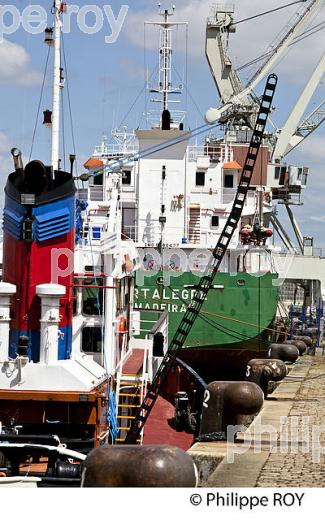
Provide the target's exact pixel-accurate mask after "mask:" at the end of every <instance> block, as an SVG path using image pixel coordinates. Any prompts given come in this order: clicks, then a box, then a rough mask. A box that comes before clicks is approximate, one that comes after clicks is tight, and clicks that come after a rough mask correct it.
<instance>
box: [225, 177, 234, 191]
mask: <svg viewBox="0 0 325 520" xmlns="http://www.w3.org/2000/svg"><path fill="white" fill-rule="evenodd" d="M233 187H234V176H233V175H229V174H228V175H225V188H233Z"/></svg>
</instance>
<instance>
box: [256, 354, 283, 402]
mask: <svg viewBox="0 0 325 520" xmlns="http://www.w3.org/2000/svg"><path fill="white" fill-rule="evenodd" d="M287 372H288V371H287V367H286V364H285V363H284V362H283V361H281V360H280V359H251V361H250V362H249V363H248V365H247V372H246V381H250V382H251V383H256V384H257V385H258V386H259V387H260V388H261V389H262V390H263V393H264V397H265V398H266V397H267V394H268V386H269V382H270V381H281V380H282V379H283V378H284V377H285V376H286V375H287Z"/></svg>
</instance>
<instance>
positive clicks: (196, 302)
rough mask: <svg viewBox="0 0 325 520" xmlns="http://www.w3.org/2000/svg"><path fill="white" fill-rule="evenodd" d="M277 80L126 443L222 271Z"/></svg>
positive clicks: (134, 435)
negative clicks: (233, 193)
mask: <svg viewBox="0 0 325 520" xmlns="http://www.w3.org/2000/svg"><path fill="white" fill-rule="evenodd" d="M277 81H278V78H277V76H276V75H275V74H270V75H269V77H268V79H267V83H266V86H265V89H264V93H263V96H262V100H261V104H260V109H259V113H258V116H257V119H256V123H255V127H254V131H253V134H252V138H251V142H250V145H249V148H248V152H247V156H246V160H245V164H244V167H243V170H242V174H241V177H240V181H239V184H238V189H237V193H236V197H235V200H234V202H233V206H232V209H231V212H230V214H229V217H228V219H227V222H226V224H225V226H224V228H223V231H222V233H221V235H220V237H219V240H218V242H217V244H216V246H215V248H214V251H213V254H212V258H211V260H210V262H209V264H208V266H207V268H206V271H205V273H204V275H203V276H202V278H201V279H200V282H199V284H198V286H197V288H196V291H195V294H194V296H193V298H192V300H191V303H190V304H189V306H188V307H187V309H186V312H185V314H184V317H183V318H182V320H181V322H180V324H179V326H178V329H177V330H176V332H175V334H174V337H173V339H172V340H171V342H170V345H169V348H168V351H167V353H166V355H165V357H164V359H163V361H162V363H161V365H160V367H159V369H158V371H157V373H156V375H155V377H154V379H153V381H152V383H151V384H150V386H149V388H148V391H147V394H146V396H145V398H144V400H143V402H142V404H141V406H140V408H139V411H138V414H137V416H136V418H135V419H134V420H133V423H132V425H131V428H130V430H129V431H128V433H127V436H126V439H125V443H126V444H133V443H136V442H137V439H138V438H139V435H140V433H141V430H142V428H143V427H144V425H145V423H146V420H147V419H148V417H149V415H150V412H151V410H152V408H153V406H154V404H155V402H156V400H157V397H158V395H159V391H160V389H161V385H162V383H163V382H164V380H165V379H166V377H167V375H168V372H169V370H170V368H171V367H172V365H173V363H174V361H175V359H176V356H177V353H178V351H179V350H180V349H181V348H182V347H183V346H184V344H185V341H186V338H187V336H188V335H189V333H190V331H191V329H192V327H193V324H194V322H195V320H196V318H197V316H198V315H199V313H200V311H201V308H202V305H203V303H204V301H205V299H206V296H207V294H208V292H209V290H210V288H211V286H212V285H213V280H214V278H215V276H216V274H217V272H218V270H219V267H220V264H221V262H222V260H223V258H224V256H225V253H226V251H227V249H228V247H229V244H230V241H231V239H232V236H233V234H234V232H235V230H236V228H237V225H238V223H239V220H240V218H241V215H242V212H243V208H244V204H245V201H246V196H247V193H248V189H249V186H250V182H251V179H252V175H253V171H254V167H255V164H256V160H257V156H258V152H259V149H260V146H261V144H262V140H263V136H264V131H265V127H266V123H267V119H268V116H269V113H270V111H271V108H272V101H273V97H274V93H275V89H276V86H277Z"/></svg>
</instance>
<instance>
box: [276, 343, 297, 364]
mask: <svg viewBox="0 0 325 520" xmlns="http://www.w3.org/2000/svg"><path fill="white" fill-rule="evenodd" d="M269 358H270V359H281V361H285V362H287V363H295V361H297V359H298V358H299V350H298V349H297V347H296V346H295V345H290V344H288V343H272V344H271V345H270V349H269Z"/></svg>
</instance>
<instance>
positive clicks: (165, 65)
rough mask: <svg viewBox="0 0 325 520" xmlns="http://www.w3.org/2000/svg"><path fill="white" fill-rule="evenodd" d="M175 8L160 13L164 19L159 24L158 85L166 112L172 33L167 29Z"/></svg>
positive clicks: (169, 80)
mask: <svg viewBox="0 0 325 520" xmlns="http://www.w3.org/2000/svg"><path fill="white" fill-rule="evenodd" d="M174 11H175V7H174V6H173V9H172V11H169V10H168V9H165V11H164V12H160V15H161V16H163V18H164V23H163V24H161V31H160V38H161V42H160V67H159V71H160V74H159V75H160V78H159V80H160V81H159V85H160V86H162V90H161V93H162V107H163V110H168V94H169V89H170V86H171V53H172V32H171V29H170V27H169V17H170V16H173V14H174Z"/></svg>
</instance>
